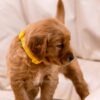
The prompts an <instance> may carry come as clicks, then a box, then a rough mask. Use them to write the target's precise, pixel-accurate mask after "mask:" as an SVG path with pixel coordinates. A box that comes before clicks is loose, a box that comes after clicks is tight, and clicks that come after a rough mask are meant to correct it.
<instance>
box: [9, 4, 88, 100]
mask: <svg viewBox="0 0 100 100" xmlns="http://www.w3.org/2000/svg"><path fill="white" fill-rule="evenodd" d="M59 3H61V2H59ZM62 6H63V5H62ZM58 12H59V10H58ZM60 12H61V11H60ZM57 18H58V19H59V18H63V17H57ZM60 21H61V20H60ZM60 21H59V20H57V19H52V18H51V19H47V20H43V21H39V22H37V23H34V24H31V25H29V26H27V27H26V28H25V45H27V46H28V47H29V48H30V50H31V51H32V52H33V54H34V56H35V57H36V58H38V59H39V60H41V61H42V63H40V64H38V65H36V64H34V63H32V62H31V59H30V58H29V57H28V56H27V54H26V53H25V51H24V50H23V48H22V46H21V42H20V40H19V39H18V36H16V37H15V38H14V40H13V42H12V44H11V46H10V50H9V53H8V56H7V64H8V72H9V78H10V82H11V86H12V89H13V92H14V94H15V100H34V98H35V97H36V95H37V93H38V90H39V87H40V88H41V100H52V99H53V94H54V92H55V89H56V86H57V83H58V74H59V73H63V74H64V75H65V76H66V77H68V78H70V79H71V80H72V81H73V83H74V85H75V88H76V91H77V92H78V94H79V95H80V97H81V100H84V98H85V97H86V96H87V95H88V93H89V92H88V88H87V85H86V83H85V81H84V79H83V76H82V73H81V71H80V68H79V65H78V63H77V60H76V58H75V59H74V60H73V61H71V60H72V59H69V57H70V56H71V57H72V55H73V53H72V50H71V47H70V33H69V31H68V30H67V29H66V28H65V26H64V24H62V23H61V22H60ZM57 65H58V66H57Z"/></svg>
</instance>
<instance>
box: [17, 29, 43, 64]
mask: <svg viewBox="0 0 100 100" xmlns="http://www.w3.org/2000/svg"><path fill="white" fill-rule="evenodd" d="M24 35H25V32H24V31H22V32H20V34H19V39H20V41H21V44H22V47H23V49H24V50H25V52H26V54H27V55H28V57H29V58H30V59H32V62H33V63H34V64H40V63H41V61H39V60H38V59H37V58H36V57H34V55H33V53H32V52H31V51H30V49H29V48H28V47H27V46H25V40H24Z"/></svg>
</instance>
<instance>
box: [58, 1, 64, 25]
mask: <svg viewBox="0 0 100 100" xmlns="http://www.w3.org/2000/svg"><path fill="white" fill-rule="evenodd" d="M56 18H57V19H58V20H60V21H61V22H62V23H64V22H65V10H64V4H63V2H62V0H58V4H57V14H56Z"/></svg>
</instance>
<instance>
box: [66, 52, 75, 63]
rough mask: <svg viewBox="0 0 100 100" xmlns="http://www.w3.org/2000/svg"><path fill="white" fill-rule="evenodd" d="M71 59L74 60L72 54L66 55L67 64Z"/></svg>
mask: <svg viewBox="0 0 100 100" xmlns="http://www.w3.org/2000/svg"><path fill="white" fill-rule="evenodd" d="M73 59H74V56H73V54H72V53H70V54H68V55H67V61H68V62H70V61H72V60H73Z"/></svg>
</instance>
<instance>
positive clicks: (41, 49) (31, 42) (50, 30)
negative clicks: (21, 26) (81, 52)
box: [25, 0, 74, 65]
mask: <svg viewBox="0 0 100 100" xmlns="http://www.w3.org/2000/svg"><path fill="white" fill-rule="evenodd" d="M64 15H65V14H64V5H63V3H62V0H59V1H58V5H57V14H56V18H55V19H48V20H44V21H40V22H38V23H35V24H33V25H30V26H29V27H28V28H27V29H26V35H25V38H26V45H27V46H28V47H29V48H30V50H31V52H32V53H33V54H34V55H35V56H36V58H38V59H39V60H42V61H43V62H48V63H54V64H60V65H61V64H63V65H66V64H68V63H70V62H71V61H72V60H73V58H74V56H73V53H72V50H71V48H70V33H69V31H68V30H67V29H66V27H65V25H64Z"/></svg>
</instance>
